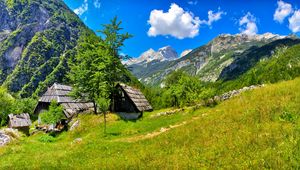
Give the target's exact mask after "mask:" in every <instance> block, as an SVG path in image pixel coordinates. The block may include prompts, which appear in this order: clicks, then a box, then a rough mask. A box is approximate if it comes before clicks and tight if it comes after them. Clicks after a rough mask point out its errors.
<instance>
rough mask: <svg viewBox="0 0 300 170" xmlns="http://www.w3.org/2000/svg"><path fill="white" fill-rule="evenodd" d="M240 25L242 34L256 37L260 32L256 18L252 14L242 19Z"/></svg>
mask: <svg viewBox="0 0 300 170" xmlns="http://www.w3.org/2000/svg"><path fill="white" fill-rule="evenodd" d="M239 25H240V31H241V33H242V34H246V35H255V34H256V33H257V32H258V29H257V26H256V18H255V17H254V16H253V15H252V14H251V13H250V12H248V13H247V14H246V15H245V16H243V17H242V18H241V19H240V21H239Z"/></svg>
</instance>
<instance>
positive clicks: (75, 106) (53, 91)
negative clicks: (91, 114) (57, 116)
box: [34, 83, 94, 120]
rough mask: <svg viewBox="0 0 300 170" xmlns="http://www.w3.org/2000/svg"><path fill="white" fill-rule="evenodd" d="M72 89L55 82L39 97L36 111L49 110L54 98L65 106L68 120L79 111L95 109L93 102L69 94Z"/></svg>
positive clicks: (37, 112)
mask: <svg viewBox="0 0 300 170" xmlns="http://www.w3.org/2000/svg"><path fill="white" fill-rule="evenodd" d="M71 91H72V87H71V86H66V85H62V84H58V83H54V84H53V85H52V86H51V87H50V88H48V90H47V91H46V92H45V94H44V95H43V96H42V97H41V98H40V99H39V102H38V105H37V106H36V108H35V109H34V113H35V114H39V113H41V112H43V111H44V110H48V109H49V105H50V103H51V101H52V100H55V101H57V103H58V104H60V105H61V106H62V107H63V111H64V114H65V116H66V118H67V119H68V120H70V119H72V117H73V116H74V115H75V114H77V113H80V112H87V111H93V108H94V105H93V103H92V102H86V101H84V100H80V99H73V98H72V97H70V96H69V95H68V94H69V93H70V92H71Z"/></svg>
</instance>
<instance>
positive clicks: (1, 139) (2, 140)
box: [0, 131, 11, 147]
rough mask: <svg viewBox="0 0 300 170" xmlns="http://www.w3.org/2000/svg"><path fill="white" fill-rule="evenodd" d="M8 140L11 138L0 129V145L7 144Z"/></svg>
mask: <svg viewBox="0 0 300 170" xmlns="http://www.w3.org/2000/svg"><path fill="white" fill-rule="evenodd" d="M10 141H11V138H10V137H9V136H8V135H6V134H5V132H4V131H0V147H1V146H4V145H6V144H8V143H9V142H10Z"/></svg>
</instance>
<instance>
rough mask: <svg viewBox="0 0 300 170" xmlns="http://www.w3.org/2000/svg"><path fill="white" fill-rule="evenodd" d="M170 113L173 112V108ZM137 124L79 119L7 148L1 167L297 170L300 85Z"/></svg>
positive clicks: (0, 150) (270, 89) (299, 159)
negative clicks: (48, 137) (47, 138)
mask: <svg viewBox="0 0 300 170" xmlns="http://www.w3.org/2000/svg"><path fill="white" fill-rule="evenodd" d="M166 110H168V109H166ZM166 110H160V111H155V112H152V113H145V114H144V115H145V116H144V118H142V119H141V120H138V121H136V122H131V121H123V120H120V119H119V118H118V117H117V116H115V115H109V118H108V119H109V121H108V124H107V134H106V135H104V133H103V131H104V128H103V127H104V126H103V117H102V116H100V115H80V116H79V117H78V119H79V120H80V125H79V126H78V127H77V128H76V129H75V130H74V131H69V132H63V133H62V134H60V135H59V136H57V137H55V138H54V139H52V140H51V141H48V142H46V141H45V140H41V139H43V138H45V134H36V135H33V136H30V137H28V138H26V137H23V138H21V139H20V140H18V141H15V142H13V143H11V144H9V145H8V146H5V147H3V148H0V169H12V168H13V169H24V168H28V169H44V168H45V169H54V168H62V169H67V168H71V169H95V168H101V169H102V168H104V169H146V168H147V169H148V168H150V169H198V168H208V169H215V168H225V169H228V168H229V169H249V168H254V169H261V168H268V169H269V168H272V169H297V168H300V164H299V162H300V115H299V114H300V79H299V78H298V79H295V80H293V81H288V82H282V83H278V84H274V85H267V86H265V87H263V88H260V89H255V90H253V91H247V92H244V93H243V94H241V95H240V96H237V97H234V98H232V99H230V100H228V101H225V102H222V103H220V104H218V105H217V106H214V107H211V108H197V109H193V108H186V109H184V110H181V111H179V112H177V113H175V114H172V115H164V116H159V117H155V116H152V115H156V114H157V113H158V112H163V111H166Z"/></svg>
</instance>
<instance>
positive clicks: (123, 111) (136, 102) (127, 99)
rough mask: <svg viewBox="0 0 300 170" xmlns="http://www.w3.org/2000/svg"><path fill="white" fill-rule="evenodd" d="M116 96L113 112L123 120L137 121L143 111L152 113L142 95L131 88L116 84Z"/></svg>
mask: <svg viewBox="0 0 300 170" xmlns="http://www.w3.org/2000/svg"><path fill="white" fill-rule="evenodd" d="M116 88H117V94H116V96H115V98H114V101H115V103H114V111H116V112H117V113H119V115H120V116H121V117H122V118H124V119H138V118H140V117H142V116H143V112H144V111H152V110H153V109H152V106H151V105H150V103H149V102H148V100H147V99H146V97H145V96H144V95H143V93H142V92H141V91H140V90H139V89H137V88H133V87H131V86H128V85H125V84H118V85H117V86H116Z"/></svg>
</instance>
